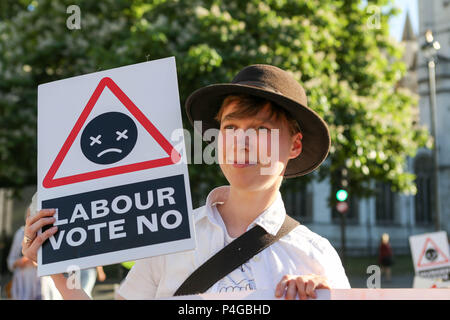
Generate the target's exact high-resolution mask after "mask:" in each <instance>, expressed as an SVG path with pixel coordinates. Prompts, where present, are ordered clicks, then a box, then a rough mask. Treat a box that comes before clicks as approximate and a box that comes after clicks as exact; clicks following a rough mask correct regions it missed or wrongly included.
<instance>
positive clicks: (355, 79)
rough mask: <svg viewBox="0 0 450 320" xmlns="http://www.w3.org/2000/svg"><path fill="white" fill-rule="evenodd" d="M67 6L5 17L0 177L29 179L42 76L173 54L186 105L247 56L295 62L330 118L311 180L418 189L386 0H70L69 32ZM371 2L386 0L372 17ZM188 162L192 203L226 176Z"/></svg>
mask: <svg viewBox="0 0 450 320" xmlns="http://www.w3.org/2000/svg"><path fill="white" fill-rule="evenodd" d="M70 4H72V3H70V1H63V2H60V1H59V2H58V4H56V3H55V2H54V1H49V0H41V1H38V3H37V5H36V6H35V9H34V10H32V11H25V12H19V13H18V14H16V15H14V16H12V17H10V18H9V19H6V20H4V21H2V22H0V108H1V109H0V110H1V111H0V112H1V116H2V118H1V120H0V121H1V122H2V123H1V124H2V126H1V127H0V130H1V131H0V150H1V158H2V160H1V161H2V162H1V164H0V166H1V167H0V185H3V186H5V185H8V186H16V187H20V186H22V185H24V184H29V183H34V182H35V172H36V167H35V159H36V154H35V152H36V147H35V121H36V86H37V84H39V83H42V82H48V81H52V80H56V79H62V78H66V77H70V76H74V75H79V74H84V73H88V72H95V71H97V70H99V69H108V68H113V67H118V66H122V65H127V64H132V63H137V62H142V61H145V60H147V59H149V60H154V59H158V58H162V57H167V56H175V57H176V62H177V71H178V82H179V89H180V98H181V104H182V105H184V102H185V100H186V98H187V96H188V95H189V94H190V93H191V92H192V91H194V90H195V89H198V88H200V87H202V86H204V85H207V84H211V83H217V82H228V81H230V80H231V79H232V77H233V76H234V75H235V74H236V73H237V72H238V71H239V70H240V69H241V68H242V67H244V66H246V65H250V64H255V63H267V64H273V65H276V66H279V67H281V68H283V69H286V70H290V72H292V74H293V76H294V77H295V78H296V79H297V80H299V81H300V82H301V83H302V84H303V85H304V87H305V89H306V91H307V94H308V97H309V105H310V106H311V107H312V108H313V109H315V110H317V112H318V113H319V114H320V115H322V116H323V117H324V119H325V120H326V121H327V123H329V126H330V130H331V137H332V149H331V151H330V155H329V157H328V159H327V161H326V162H325V163H324V164H323V165H322V166H321V167H320V169H318V170H317V173H316V174H315V176H316V177H317V178H319V179H324V178H325V177H329V178H330V181H331V183H332V184H334V185H335V184H336V183H337V182H336V181H335V175H334V174H332V173H333V172H336V171H337V170H339V169H341V168H346V169H347V170H348V177H349V181H350V186H349V192H350V195H357V196H368V195H371V194H373V191H374V190H373V189H372V187H371V183H370V182H371V181H373V180H374V179H376V180H380V181H385V182H388V183H390V184H391V185H392V187H393V189H394V190H395V191H401V192H409V193H414V192H415V185H414V175H412V174H411V173H408V172H405V162H406V159H407V158H408V157H412V156H414V155H415V153H416V151H417V150H418V148H421V147H424V146H425V145H426V143H427V140H428V136H427V134H426V131H425V130H424V129H421V128H419V127H417V124H415V122H414V119H415V112H416V107H415V105H416V103H417V98H414V96H413V95H412V94H411V93H410V92H407V91H405V90H404V89H401V88H398V87H397V85H396V84H397V82H398V81H399V80H400V79H401V77H402V76H403V75H404V74H405V66H404V65H403V63H402V62H401V55H402V52H401V48H400V47H399V45H398V44H397V43H395V42H394V41H393V40H392V39H390V38H389V35H388V32H389V28H388V25H387V23H388V18H389V17H390V16H391V15H392V14H395V11H394V10H393V9H391V6H390V1H387V0H373V1H356V0H338V1H335V0H321V1H319V0H270V1H257V0H251V1H237V0H229V1H213V0H196V1H183V0H178V1H176V0H155V1H152V2H151V3H147V2H146V1H142V0H135V1H102V2H96V1H88V0H84V1H78V3H77V4H78V5H79V7H80V9H81V13H82V17H81V27H82V28H81V29H80V30H73V31H70V30H68V29H67V28H66V27H65V19H66V18H67V14H66V12H65V8H66V7H67V6H68V5H70ZM369 5H370V6H375V8H383V10H381V11H380V13H379V15H378V16H375V21H376V22H377V24H374V23H373V18H374V13H373V12H371V11H370V10H368V6H369ZM375 14H376V12H375ZM183 116H185V114H184V112H183ZM184 122H185V127H186V128H189V129H191V128H190V125H188V123H187V121H186V119H184ZM24 132H26V133H24ZM19 158H20V159H19ZM189 172H190V178H191V184H192V185H195V186H196V188H193V190H192V193H193V197H194V202H195V203H198V202H199V201H200V199H202V198H204V196H205V194H204V193H205V191H207V190H209V189H210V188H211V187H213V186H216V185H219V184H222V183H224V182H225V179H224V177H223V176H222V175H221V173H220V170H219V168H218V167H217V166H210V165H190V166H189ZM311 178H312V175H309V176H306V177H303V178H300V179H294V180H292V179H287V180H286V182H285V184H284V186H283V187H284V188H290V187H291V188H296V187H297V184H298V183H300V184H304V183H307V182H308V181H310V179H311ZM329 200H330V203H332V202H333V200H334V196H332V197H330V198H329Z"/></svg>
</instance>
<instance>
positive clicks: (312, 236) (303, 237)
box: [282, 225, 335, 253]
mask: <svg viewBox="0 0 450 320" xmlns="http://www.w3.org/2000/svg"><path fill="white" fill-rule="evenodd" d="M282 240H284V241H289V242H291V243H293V244H295V245H299V246H302V247H303V248H304V249H309V250H313V251H315V252H318V253H329V252H330V251H335V250H334V248H333V246H332V245H331V243H330V242H329V241H328V239H326V238H324V237H322V236H320V235H319V234H317V233H315V232H313V231H311V230H310V229H309V228H308V227H306V226H304V225H299V226H297V227H296V228H295V229H294V230H292V231H291V232H290V233H289V234H288V235H286V236H285V237H284V238H283V239H282Z"/></svg>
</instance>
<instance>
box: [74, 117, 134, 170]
mask: <svg viewBox="0 0 450 320" xmlns="http://www.w3.org/2000/svg"><path fill="white" fill-rule="evenodd" d="M136 140H137V128H136V124H135V123H134V122H133V120H132V119H131V118H130V117H129V116H127V115H126V114H123V113H120V112H107V113H103V114H101V115H99V116H97V117H95V118H94V119H92V120H91V121H90V122H89V123H88V124H87V126H86V127H85V128H84V130H83V133H82V134H81V151H82V152H83V154H84V155H85V156H86V158H88V159H89V160H90V161H92V162H94V163H97V164H111V163H115V162H117V161H120V160H122V159H124V158H125V157H126V156H127V155H128V154H129V153H130V152H131V150H133V148H134V146H135V145H136Z"/></svg>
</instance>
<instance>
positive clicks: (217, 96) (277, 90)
mask: <svg viewBox="0 0 450 320" xmlns="http://www.w3.org/2000/svg"><path fill="white" fill-rule="evenodd" d="M230 94H248V95H253V96H257V97H261V98H265V99H267V100H269V101H273V102H274V103H276V104H277V105H279V106H280V107H282V108H284V109H286V110H287V111H288V112H289V113H290V114H291V115H292V117H294V118H295V119H296V120H297V121H298V123H299V125H300V129H301V131H302V134H303V139H302V144H303V147H302V152H301V153H300V155H299V156H298V157H297V158H295V159H291V160H289V162H288V165H287V168H286V171H285V173H284V176H285V177H286V178H292V177H298V176H303V175H305V174H308V173H310V172H311V171H313V170H314V169H316V168H317V167H318V166H320V164H321V163H322V162H323V161H324V160H325V159H326V157H327V155H328V151H329V149H330V145H331V139H330V133H329V131H328V126H327V124H326V123H325V121H323V120H322V118H321V117H320V116H319V115H318V114H317V113H316V112H315V111H313V110H312V109H310V108H309V107H308V103H307V99H306V93H305V90H304V89H303V87H302V86H301V85H300V84H299V83H298V82H297V81H296V80H295V79H294V77H292V76H291V75H290V74H289V73H287V72H286V71H284V70H282V69H280V68H277V67H275V66H271V65H264V64H256V65H251V66H248V67H245V68H244V69H242V70H241V71H240V72H239V73H238V74H237V75H236V76H235V77H234V79H233V80H232V81H231V83H219V84H212V85H208V86H206V87H203V88H201V89H198V90H196V91H195V92H193V93H192V94H191V95H190V96H189V97H188V99H187V100H186V113H187V116H188V118H189V121H190V122H191V124H192V125H193V124H194V121H202V124H201V129H200V128H195V129H196V130H197V131H198V132H199V133H200V134H201V135H202V137H203V132H204V131H205V130H207V129H210V128H217V129H218V128H219V127H220V124H219V123H218V122H217V121H216V120H215V119H214V117H215V116H216V115H217V113H218V112H219V109H220V106H221V105H222V102H223V100H224V99H225V97H226V96H228V95H230Z"/></svg>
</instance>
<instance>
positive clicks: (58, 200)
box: [37, 57, 195, 276]
mask: <svg viewBox="0 0 450 320" xmlns="http://www.w3.org/2000/svg"><path fill="white" fill-rule="evenodd" d="M182 128H183V126H182V118H181V108H180V102H179V94H178V84H177V73H176V66H175V58H174V57H170V58H164V59H159V60H154V61H149V62H144V63H138V64H134V65H130V66H125V67H120V68H115V69H111V70H106V71H101V72H96V73H91V74H86V75H82V76H77V77H73V78H69V79H64V80H59V81H55V82H51V83H46V84H42V85H39V87H38V188H37V189H38V199H37V209H38V210H40V209H41V208H56V209H57V212H58V213H57V222H55V224H56V225H58V228H59V229H58V232H57V233H56V234H55V235H54V236H53V237H51V238H50V239H49V241H46V242H45V243H44V245H43V246H42V248H41V249H40V251H39V254H38V274H39V275H40V276H42V275H48V274H53V273H60V272H66V271H67V270H68V267H72V266H76V267H79V268H80V269H84V268H89V267H94V266H98V265H107V264H114V263H119V262H123V261H130V260H136V259H141V258H145V257H150V256H155V255H161V254H168V253H173V252H178V251H184V250H192V249H194V248H195V236H194V229H193V222H192V203H191V193H190V186H189V176H188V170H187V165H186V164H187V161H186V159H185V157H186V152H185V150H184V141H183V140H182V139H183V135H180V134H178V135H177V134H175V135H174V134H173V133H174V132H180V130H182ZM174 136H176V137H177V139H178V140H172V137H174Z"/></svg>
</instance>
